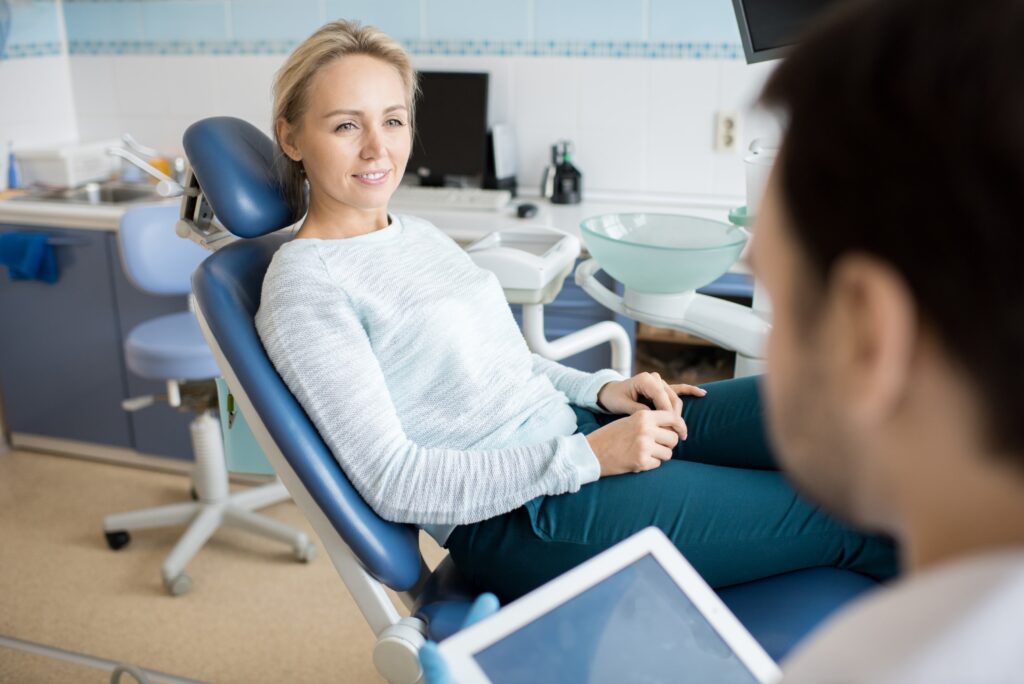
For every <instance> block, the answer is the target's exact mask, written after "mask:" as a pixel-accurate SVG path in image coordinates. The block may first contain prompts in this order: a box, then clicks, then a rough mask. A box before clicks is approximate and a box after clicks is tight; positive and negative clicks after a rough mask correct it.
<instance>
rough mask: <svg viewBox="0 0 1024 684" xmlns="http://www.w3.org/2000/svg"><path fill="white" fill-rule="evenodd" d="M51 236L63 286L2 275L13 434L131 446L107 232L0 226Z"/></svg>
mask: <svg viewBox="0 0 1024 684" xmlns="http://www.w3.org/2000/svg"><path fill="white" fill-rule="evenodd" d="M14 230H22V231H28V232H34V233H38V232H42V233H45V234H47V235H49V236H50V237H51V243H52V244H53V245H54V249H55V250H56V256H57V268H58V271H59V274H60V277H59V280H58V281H57V282H56V283H54V284H52V285H50V284H46V283H42V282H36V281H14V282H12V281H11V280H10V278H9V277H8V274H7V273H6V269H0V271H2V272H0V391H2V392H3V397H4V409H5V413H6V418H7V426H8V429H10V430H11V431H13V432H23V433H29V434H34V435H43V436H47V437H59V438H63V439H71V440H79V441H83V442H93V443H97V444H107V445H111V446H118V447H130V446H131V445H132V440H131V429H130V427H129V423H128V417H127V416H126V415H125V412H124V411H123V410H122V408H121V400H122V398H123V397H124V396H125V374H124V363H123V360H122V354H121V340H120V337H119V335H118V330H117V321H116V320H115V317H114V291H113V283H112V281H111V270H112V265H111V262H110V251H109V246H108V239H109V237H110V236H109V234H108V233H106V232H102V231H90V230H68V229H57V228H53V229H41V228H38V227H33V226H10V225H5V226H0V232H2V233H6V232H11V231H14Z"/></svg>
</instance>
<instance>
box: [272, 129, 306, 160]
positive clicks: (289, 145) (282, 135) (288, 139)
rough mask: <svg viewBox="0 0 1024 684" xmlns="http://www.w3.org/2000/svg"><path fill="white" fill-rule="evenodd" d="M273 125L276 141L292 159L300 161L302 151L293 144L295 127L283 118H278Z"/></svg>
mask: <svg viewBox="0 0 1024 684" xmlns="http://www.w3.org/2000/svg"><path fill="white" fill-rule="evenodd" d="M274 126H275V132H276V133H277V142H278V144H279V145H281V149H282V150H284V153H285V154H286V155H288V158H289V159H291V160H292V161H302V153H301V152H299V148H297V147H296V146H295V139H294V138H295V127H294V126H292V125H291V124H290V123H288V122H287V121H285V120H284V119H278V120H277V123H276V124H275V125H274Z"/></svg>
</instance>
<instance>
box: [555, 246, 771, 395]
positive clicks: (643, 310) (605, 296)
mask: <svg viewBox="0 0 1024 684" xmlns="http://www.w3.org/2000/svg"><path fill="white" fill-rule="evenodd" d="M600 270H601V266H600V265H599V264H598V263H597V261H595V260H594V259H589V260H587V261H585V262H583V263H582V264H580V265H579V266H578V267H577V268H576V276H575V278H576V284H577V285H579V286H580V288H582V289H583V290H584V291H585V292H586V293H587V294H589V295H590V296H591V297H593V298H594V299H595V300H597V301H598V302H599V303H600V304H602V305H604V306H605V307H607V308H609V309H611V310H612V311H615V312H616V313H620V314H622V315H623V316H626V317H627V318H632V319H633V320H636V321H640V322H642V323H648V324H650V325H654V326H658V327H660V328H670V329H673V330H681V331H683V332H687V333H690V334H692V335H696V336H697V337H702V338H704V339H706V340H708V341H710V342H714V343H715V344H717V345H719V346H721V347H723V348H725V349H728V350H730V351H735V352H736V355H737V356H736V375H737V376H741V375H751V374H754V373H759V372H761V371H762V370H763V368H764V343H765V340H766V339H767V337H768V333H769V331H770V330H771V323H769V322H768V320H767V319H766V318H765V317H764V316H763V315H762V314H760V313H758V312H757V311H754V310H753V309H751V308H750V307H746V306H743V305H741V304H735V303H733V302H728V301H725V300H724V299H718V298H716V297H709V296H707V295H702V294H698V293H697V292H694V291H689V292H682V293H679V294H651V293H645V292H635V291H633V290H630V289H629V288H626V291H625V292H624V293H623V295H622V296H619V295H617V294H615V293H614V292H612V291H611V290H609V289H608V288H606V287H605V286H604V285H602V284H601V282H600V281H598V280H597V278H596V275H597V272H598V271H600Z"/></svg>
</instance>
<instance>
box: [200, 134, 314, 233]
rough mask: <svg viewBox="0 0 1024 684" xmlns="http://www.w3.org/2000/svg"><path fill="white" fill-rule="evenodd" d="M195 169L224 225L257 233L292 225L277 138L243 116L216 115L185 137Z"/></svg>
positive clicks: (245, 231) (237, 231)
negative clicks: (280, 173)
mask: <svg viewBox="0 0 1024 684" xmlns="http://www.w3.org/2000/svg"><path fill="white" fill-rule="evenodd" d="M182 142H183V144H184V147H185V154H186V155H187V156H188V160H189V163H191V165H192V172H193V173H194V174H195V177H196V179H197V180H198V181H199V186H200V187H201V188H202V189H203V193H204V194H205V195H206V199H207V201H208V202H209V203H210V206H212V207H213V211H214V213H215V214H216V215H217V218H218V219H220V222H221V223H222V224H224V227H225V228H227V229H228V230H229V231H231V232H232V233H233V234H235V235H237V236H238V237H242V238H253V237H259V236H261V235H266V234H268V233H272V232H274V231H275V230H278V229H280V228H284V227H286V226H290V225H291V224H293V223H295V222H296V221H297V220H298V219H299V218H301V217H299V216H295V215H294V213H293V212H292V209H291V207H289V206H288V202H287V201H286V200H285V197H284V194H283V192H282V189H281V185H280V182H279V180H278V176H277V173H276V172H275V169H274V154H275V153H274V143H273V142H271V140H270V138H268V137H267V136H266V135H265V134H264V133H263V132H262V131H261V130H259V129H258V128H256V127H255V126H253V125H252V124H250V123H248V122H247V121H243V120H241V119H236V118H234V117H230V116H214V117H211V118H208V119H202V120H200V121H197V122H196V123H194V124H192V125H191V126H189V127H188V129H186V131H185V136H184V138H183V140H182Z"/></svg>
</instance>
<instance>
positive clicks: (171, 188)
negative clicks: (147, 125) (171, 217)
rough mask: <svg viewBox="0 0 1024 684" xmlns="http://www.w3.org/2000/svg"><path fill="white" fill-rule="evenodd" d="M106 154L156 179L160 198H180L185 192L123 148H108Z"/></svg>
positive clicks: (170, 179) (168, 178) (158, 170)
mask: <svg viewBox="0 0 1024 684" xmlns="http://www.w3.org/2000/svg"><path fill="white" fill-rule="evenodd" d="M129 137H130V136H129ZM107 154H111V155H113V156H115V157H120V158H121V159H124V160H125V161H127V162H130V163H132V164H134V165H135V166H137V167H139V168H140V169H142V170H143V171H145V172H146V173H148V174H149V175H150V176H152V177H153V178H156V179H157V181H159V182H158V183H157V184H156V191H157V193H158V194H159V195H160V196H161V197H180V196H181V195H182V194H183V193H184V192H185V189H184V188H183V187H182V185H181V183H179V182H178V181H176V180H175V179H173V178H171V177H170V176H168V175H167V174H165V173H164V172H163V171H161V170H160V169H158V168H156V167H155V166H153V165H152V164H150V163H149V162H148V161H146V160H145V159H142V158H141V157H139V156H138V155H136V154H134V153H132V152H129V151H128V150H126V149H124V148H123V147H108V148H107ZM175 170H177V164H176V165H175ZM182 170H184V165H182Z"/></svg>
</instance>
